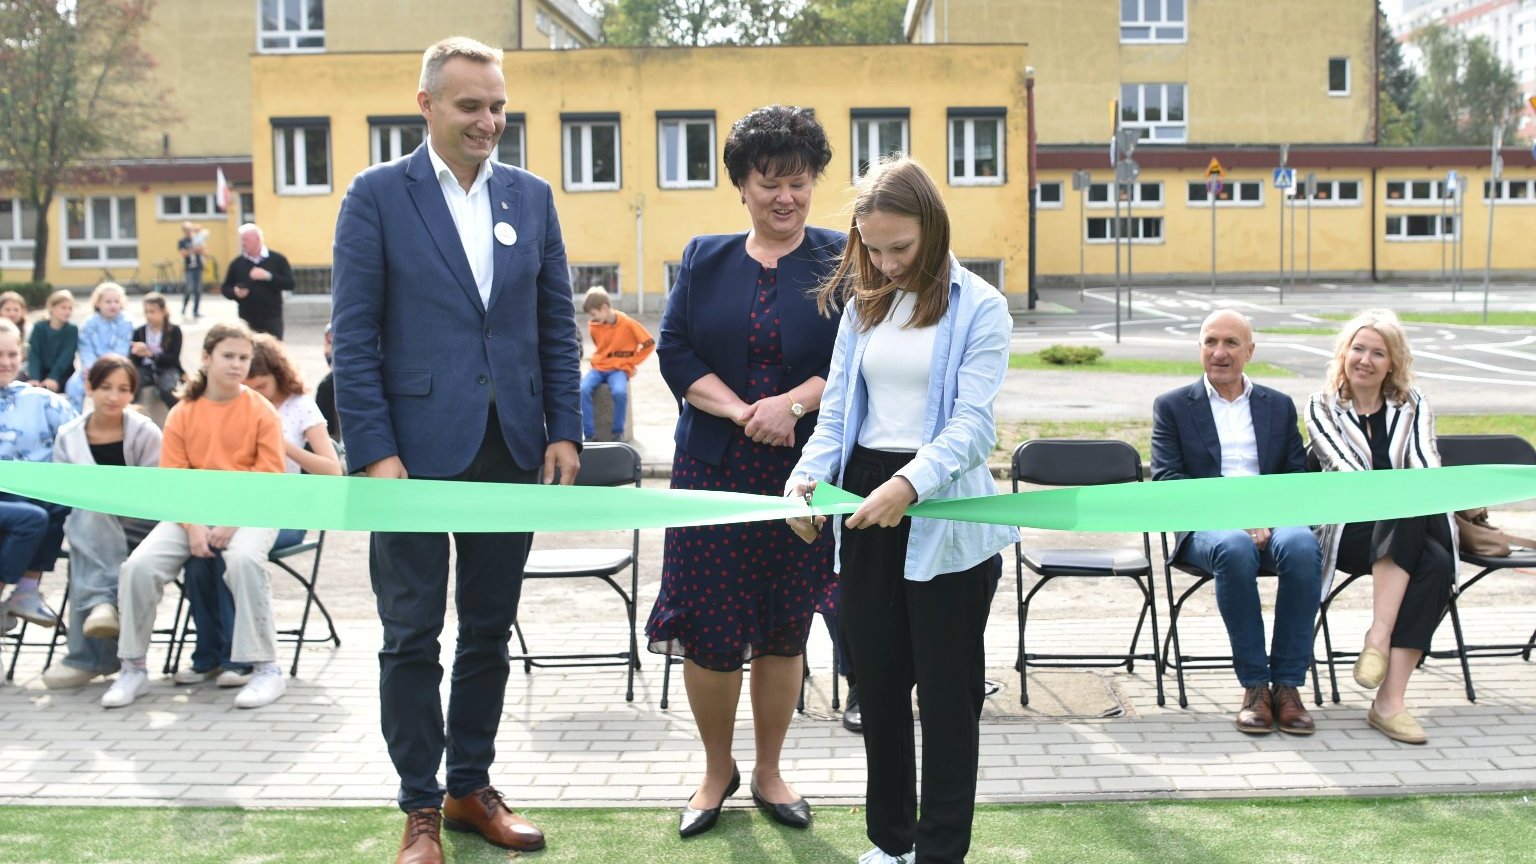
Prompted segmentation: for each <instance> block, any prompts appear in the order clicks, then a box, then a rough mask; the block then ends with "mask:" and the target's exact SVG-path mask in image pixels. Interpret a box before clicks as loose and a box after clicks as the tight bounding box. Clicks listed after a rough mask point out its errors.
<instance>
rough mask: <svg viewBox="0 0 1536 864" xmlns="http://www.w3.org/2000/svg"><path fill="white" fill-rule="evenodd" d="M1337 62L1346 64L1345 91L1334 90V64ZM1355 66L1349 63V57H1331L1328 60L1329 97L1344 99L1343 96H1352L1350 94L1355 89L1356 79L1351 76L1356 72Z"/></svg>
mask: <svg viewBox="0 0 1536 864" xmlns="http://www.w3.org/2000/svg"><path fill="white" fill-rule="evenodd" d="M1335 61H1342V62H1343V63H1344V89H1343V90H1335V89H1333V64H1334V62H1335ZM1353 66H1354V64H1353V63H1351V62H1349V58H1348V57H1329V58H1328V82H1327V83H1328V95H1329V96H1338V97H1343V96H1348V95H1349V94H1350V92H1351V91H1352V90H1353V89H1354V79H1353V76H1352V75H1351V73H1352V72H1353V71H1354V69H1353Z"/></svg>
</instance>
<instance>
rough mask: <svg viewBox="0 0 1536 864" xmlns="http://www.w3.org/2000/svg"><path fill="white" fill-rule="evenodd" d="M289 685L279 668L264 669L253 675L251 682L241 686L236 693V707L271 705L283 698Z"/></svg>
mask: <svg viewBox="0 0 1536 864" xmlns="http://www.w3.org/2000/svg"><path fill="white" fill-rule="evenodd" d="M287 690H288V685H287V684H286V683H284V681H283V673H282V672H279V671H277V670H275V669H274V670H263V671H260V672H257V673H256V674H255V675H252V676H251V683H249V684H247V685H245V686H244V687H242V688H240V692H239V693H236V694H235V707H236V708H260V707H262V706H263V705H271V704H272V703H273V702H276V701H277V700H278V699H280V698H282V695H283V693H284V692H286V691H287Z"/></svg>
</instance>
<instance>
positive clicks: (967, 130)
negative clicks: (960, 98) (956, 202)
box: [946, 112, 1008, 186]
mask: <svg viewBox="0 0 1536 864" xmlns="http://www.w3.org/2000/svg"><path fill="white" fill-rule="evenodd" d="M1007 120H1008V118H1007V117H1006V116H1004V115H998V114H966V113H964V112H956V113H953V114H950V115H949V118H948V120H947V121H946V123H947V124H948V127H949V135H948V137H949V154H948V155H949V158H948V160H947V163H946V164H947V165H948V169H947V170H948V172H949V185H951V186H1001V185H1003V184H1004V183H1006V182H1008V159H1007V156H1008V140H1007V135H1008V124H1007V122H1006V121H1007ZM978 123H994V124H996V125H997V155H996V157H995V158H996V161H997V176H996V177H978V176H976V124H978ZM957 132H958V133H959V139H960V140H959V141H957V140H956V133H957ZM956 153H963V154H964V160H965V171H964V173H962V174H956V173H955V154H956Z"/></svg>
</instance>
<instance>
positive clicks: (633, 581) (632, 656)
mask: <svg viewBox="0 0 1536 864" xmlns="http://www.w3.org/2000/svg"><path fill="white" fill-rule="evenodd" d="M639 545H640V541H639V539H638V538H637V539H636V540H635V550H634V551H633V552H632V553H631V555H632V556H633V558H632V563H631V564H630V568H629V596H627V597H625V598H624V607H625V610H626V611H627V612H628V613H629V663H627V664H625V665H627V666H628V667H629V668H628V669H626V670H625V674H626V675H627V676H628V681H627V682H626V684H625V689H624V701H625V702H633V701H635V670H636V669H639V668H640V639H639V636H638V635H637V634H636V632H635V615H636V613H637V612H638V611H639V610H638V609H637V608H636V604H637V603H638V602H639V600H638V598H639V592H640V564H639V561H640V549H639Z"/></svg>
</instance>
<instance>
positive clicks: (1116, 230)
mask: <svg viewBox="0 0 1536 864" xmlns="http://www.w3.org/2000/svg"><path fill="white" fill-rule="evenodd" d="M1109 188H1110V194H1111V195H1112V196H1114V199H1115V222H1114V226H1113V231H1112V235H1113V236H1114V238H1115V344H1116V345H1119V344H1120V176H1119V169H1118V167H1117V168H1116V175H1115V179H1114V180H1113V181H1111V182H1110V186H1109Z"/></svg>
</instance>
